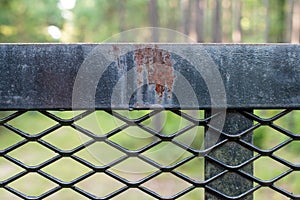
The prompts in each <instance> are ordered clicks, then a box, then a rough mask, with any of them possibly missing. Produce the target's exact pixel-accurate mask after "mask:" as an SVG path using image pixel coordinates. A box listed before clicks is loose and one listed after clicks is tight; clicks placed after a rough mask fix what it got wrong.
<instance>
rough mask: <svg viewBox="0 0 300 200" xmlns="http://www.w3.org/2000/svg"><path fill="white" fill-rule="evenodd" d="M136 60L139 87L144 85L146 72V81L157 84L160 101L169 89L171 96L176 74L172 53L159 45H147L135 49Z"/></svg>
mask: <svg viewBox="0 0 300 200" xmlns="http://www.w3.org/2000/svg"><path fill="white" fill-rule="evenodd" d="M134 61H135V64H136V72H137V84H138V87H141V86H142V85H143V81H144V79H143V74H144V73H145V72H146V74H147V75H146V77H147V80H146V81H147V83H148V84H149V85H151V84H154V85H155V91H156V93H157V95H158V96H159V101H161V100H162V98H163V95H164V92H165V91H167V97H168V98H171V95H172V88H173V84H174V79H175V75H174V69H173V67H172V62H171V55H170V53H169V52H168V51H166V50H163V49H159V48H158V47H157V45H155V46H154V47H151V46H146V47H144V48H137V49H136V50H135V52H134Z"/></svg>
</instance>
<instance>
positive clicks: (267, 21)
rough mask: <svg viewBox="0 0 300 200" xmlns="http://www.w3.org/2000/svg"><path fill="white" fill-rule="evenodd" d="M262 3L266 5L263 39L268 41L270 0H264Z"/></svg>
mask: <svg viewBox="0 0 300 200" xmlns="http://www.w3.org/2000/svg"><path fill="white" fill-rule="evenodd" d="M264 5H265V7H266V11H267V12H266V16H265V25H266V26H265V27H266V28H265V41H266V42H270V37H269V33H270V0H264Z"/></svg>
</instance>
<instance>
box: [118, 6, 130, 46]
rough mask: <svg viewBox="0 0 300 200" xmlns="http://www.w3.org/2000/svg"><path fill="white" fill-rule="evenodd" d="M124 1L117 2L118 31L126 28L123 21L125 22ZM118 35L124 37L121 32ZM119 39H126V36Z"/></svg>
mask: <svg viewBox="0 0 300 200" xmlns="http://www.w3.org/2000/svg"><path fill="white" fill-rule="evenodd" d="M126 1H127V0H123V1H120V2H119V4H118V12H119V15H118V16H119V31H120V32H123V31H125V29H126V26H125V22H126ZM120 37H124V36H123V34H121V35H120ZM120 39H121V41H126V40H127V39H128V38H120Z"/></svg>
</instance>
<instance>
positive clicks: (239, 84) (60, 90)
mask: <svg viewBox="0 0 300 200" xmlns="http://www.w3.org/2000/svg"><path fill="white" fill-rule="evenodd" d="M99 47H100V49H101V53H103V51H106V53H104V55H111V58H106V57H105V56H102V57H101V58H100V57H99V61H95V60H93V61H90V60H89V59H90V58H92V59H95V57H93V56H92V57H91V56H90V55H91V54H93V52H94V49H95V48H96V49H97V48H99ZM141 49H142V50H141ZM94 53H95V52H94ZM96 53H97V51H96ZM139 53H142V55H140V54H139ZM94 56H97V54H95V55H94ZM138 56H142V57H138ZM108 57H109V56H108ZM86 58H88V60H86V61H85V64H86V63H89V62H91V64H95V63H96V65H95V66H94V68H93V67H92V68H91V69H92V70H91V71H90V72H89V73H90V75H91V77H93V76H94V77H93V78H91V80H93V81H90V82H91V83H89V84H90V86H91V88H92V89H90V88H86V90H84V91H77V98H78V97H80V98H82V101H81V100H80V102H79V103H78V104H75V106H78V107H77V108H78V109H84V108H85V109H87V108H106V107H111V106H112V107H113V108H124V109H128V107H132V108H145V107H146V108H147V107H152V106H154V107H155V106H157V105H159V106H163V107H166V108H178V107H181V108H210V107H228V108H271V107H276V108H281V107H294V108H299V107H300V81H299V80H300V45H282V44H280V45H279V44H278V45H277V44H270V45H260V44H258V45H247V44H245V45H240V44H220V45H214V44H206V45H200V44H157V45H151V44H148V45H146V44H141V45H135V44H114V45H113V44H99V45H98V44H2V45H0V70H1V73H0V109H72V105H73V107H74V104H72V96H74V91H73V89H74V83H75V80H76V75H77V74H78V71H79V70H80V67H81V66H82V64H83V63H84V60H85V59H86ZM103 58H105V59H106V61H105V62H104V61H103ZM199 60H200V61H201V62H200V63H199V65H200V66H195V65H198V64H197V62H198V61H199ZM212 61H213V62H214V63H215V65H216V67H217V69H218V70H219V72H220V77H221V79H222V84H223V86H224V89H225V92H226V99H225V100H224V101H217V102H212V99H211V96H210V95H211V88H214V86H216V87H217V86H218V84H219V85H220V83H219V82H218V81H216V80H214V74H213V72H212V71H211V69H212V64H211V63H212ZM139 62H140V63H139ZM168 62H169V63H168ZM99 67H100V68H105V69H102V71H101V70H100V71H101V73H102V74H101V75H102V76H101V77H100V78H99V77H97V76H99V74H97V72H99V71H97V70H99V69H98V68H99ZM106 67H107V68H106ZM152 67H155V69H153V68H152ZM164 67H165V68H164ZM93 69H95V71H93ZM131 69H133V70H135V72H134V73H135V74H134V73H133V75H132V77H129V78H128V77H127V78H125V79H124V80H122V81H121V84H120V85H125V86H124V87H123V89H125V90H126V91H127V93H126V92H124V90H122V87H121V89H119V90H120V91H123V92H117V96H112V93H113V92H114V91H113V90H114V86H115V85H116V84H118V82H120V81H119V80H120V78H122V77H123V76H124V75H125V74H126V73H127V72H128V71H129V70H131ZM162 69H163V70H162ZM199 69H200V72H199ZM139 70H140V74H139V76H138V73H139ZM201 70H202V71H201ZM210 71H211V75H210V77H203V73H206V75H207V74H209V73H210ZM173 72H174V73H173ZM175 72H176V73H177V74H176V73H175ZM150 73H153V74H152V75H149V74H150ZM87 75H88V73H87ZM179 75H182V77H184V78H185V79H186V80H187V81H188V82H189V87H186V86H185V84H179V83H181V82H180V81H178V80H179ZM206 75H205V76H206ZM138 77H139V82H138V83H137V81H138ZM216 77H217V74H216ZM77 78H78V77H77ZM95 78H99V79H98V80H94V79H95ZM97 81H98V82H97ZM208 81H210V87H209V86H207V83H208ZM86 82H88V81H86ZM137 84H138V89H137V90H136V87H137ZM95 85H96V86H97V87H96V88H93V87H94V86H95ZM81 89H82V88H81ZM191 89H192V90H193V91H194V93H195V94H196V99H197V101H198V102H197V103H195V102H190V99H189V98H188V96H190V93H189V92H190V90H191ZM128 90H129V91H133V93H132V94H131V93H130V92H129V94H128ZM89 91H94V93H93V92H91V93H89ZM176 91H177V93H178V91H179V93H181V95H182V96H183V97H182V98H184V96H186V98H185V99H184V101H181V102H180V99H179V98H178V97H177V95H172V94H174V92H176ZM220 93H222V91H220ZM125 97H126V98H125ZM85 98H87V100H85ZM93 98H94V99H93ZM92 99H93V100H92ZM128 99H129V101H130V102H126V101H127V100H128Z"/></svg>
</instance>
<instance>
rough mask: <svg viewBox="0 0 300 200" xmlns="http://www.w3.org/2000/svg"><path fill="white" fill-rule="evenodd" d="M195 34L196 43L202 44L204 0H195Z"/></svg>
mask: <svg viewBox="0 0 300 200" xmlns="http://www.w3.org/2000/svg"><path fill="white" fill-rule="evenodd" d="M195 2H196V6H195V7H196V34H197V42H204V5H205V1H204V0H196V1H195Z"/></svg>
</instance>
